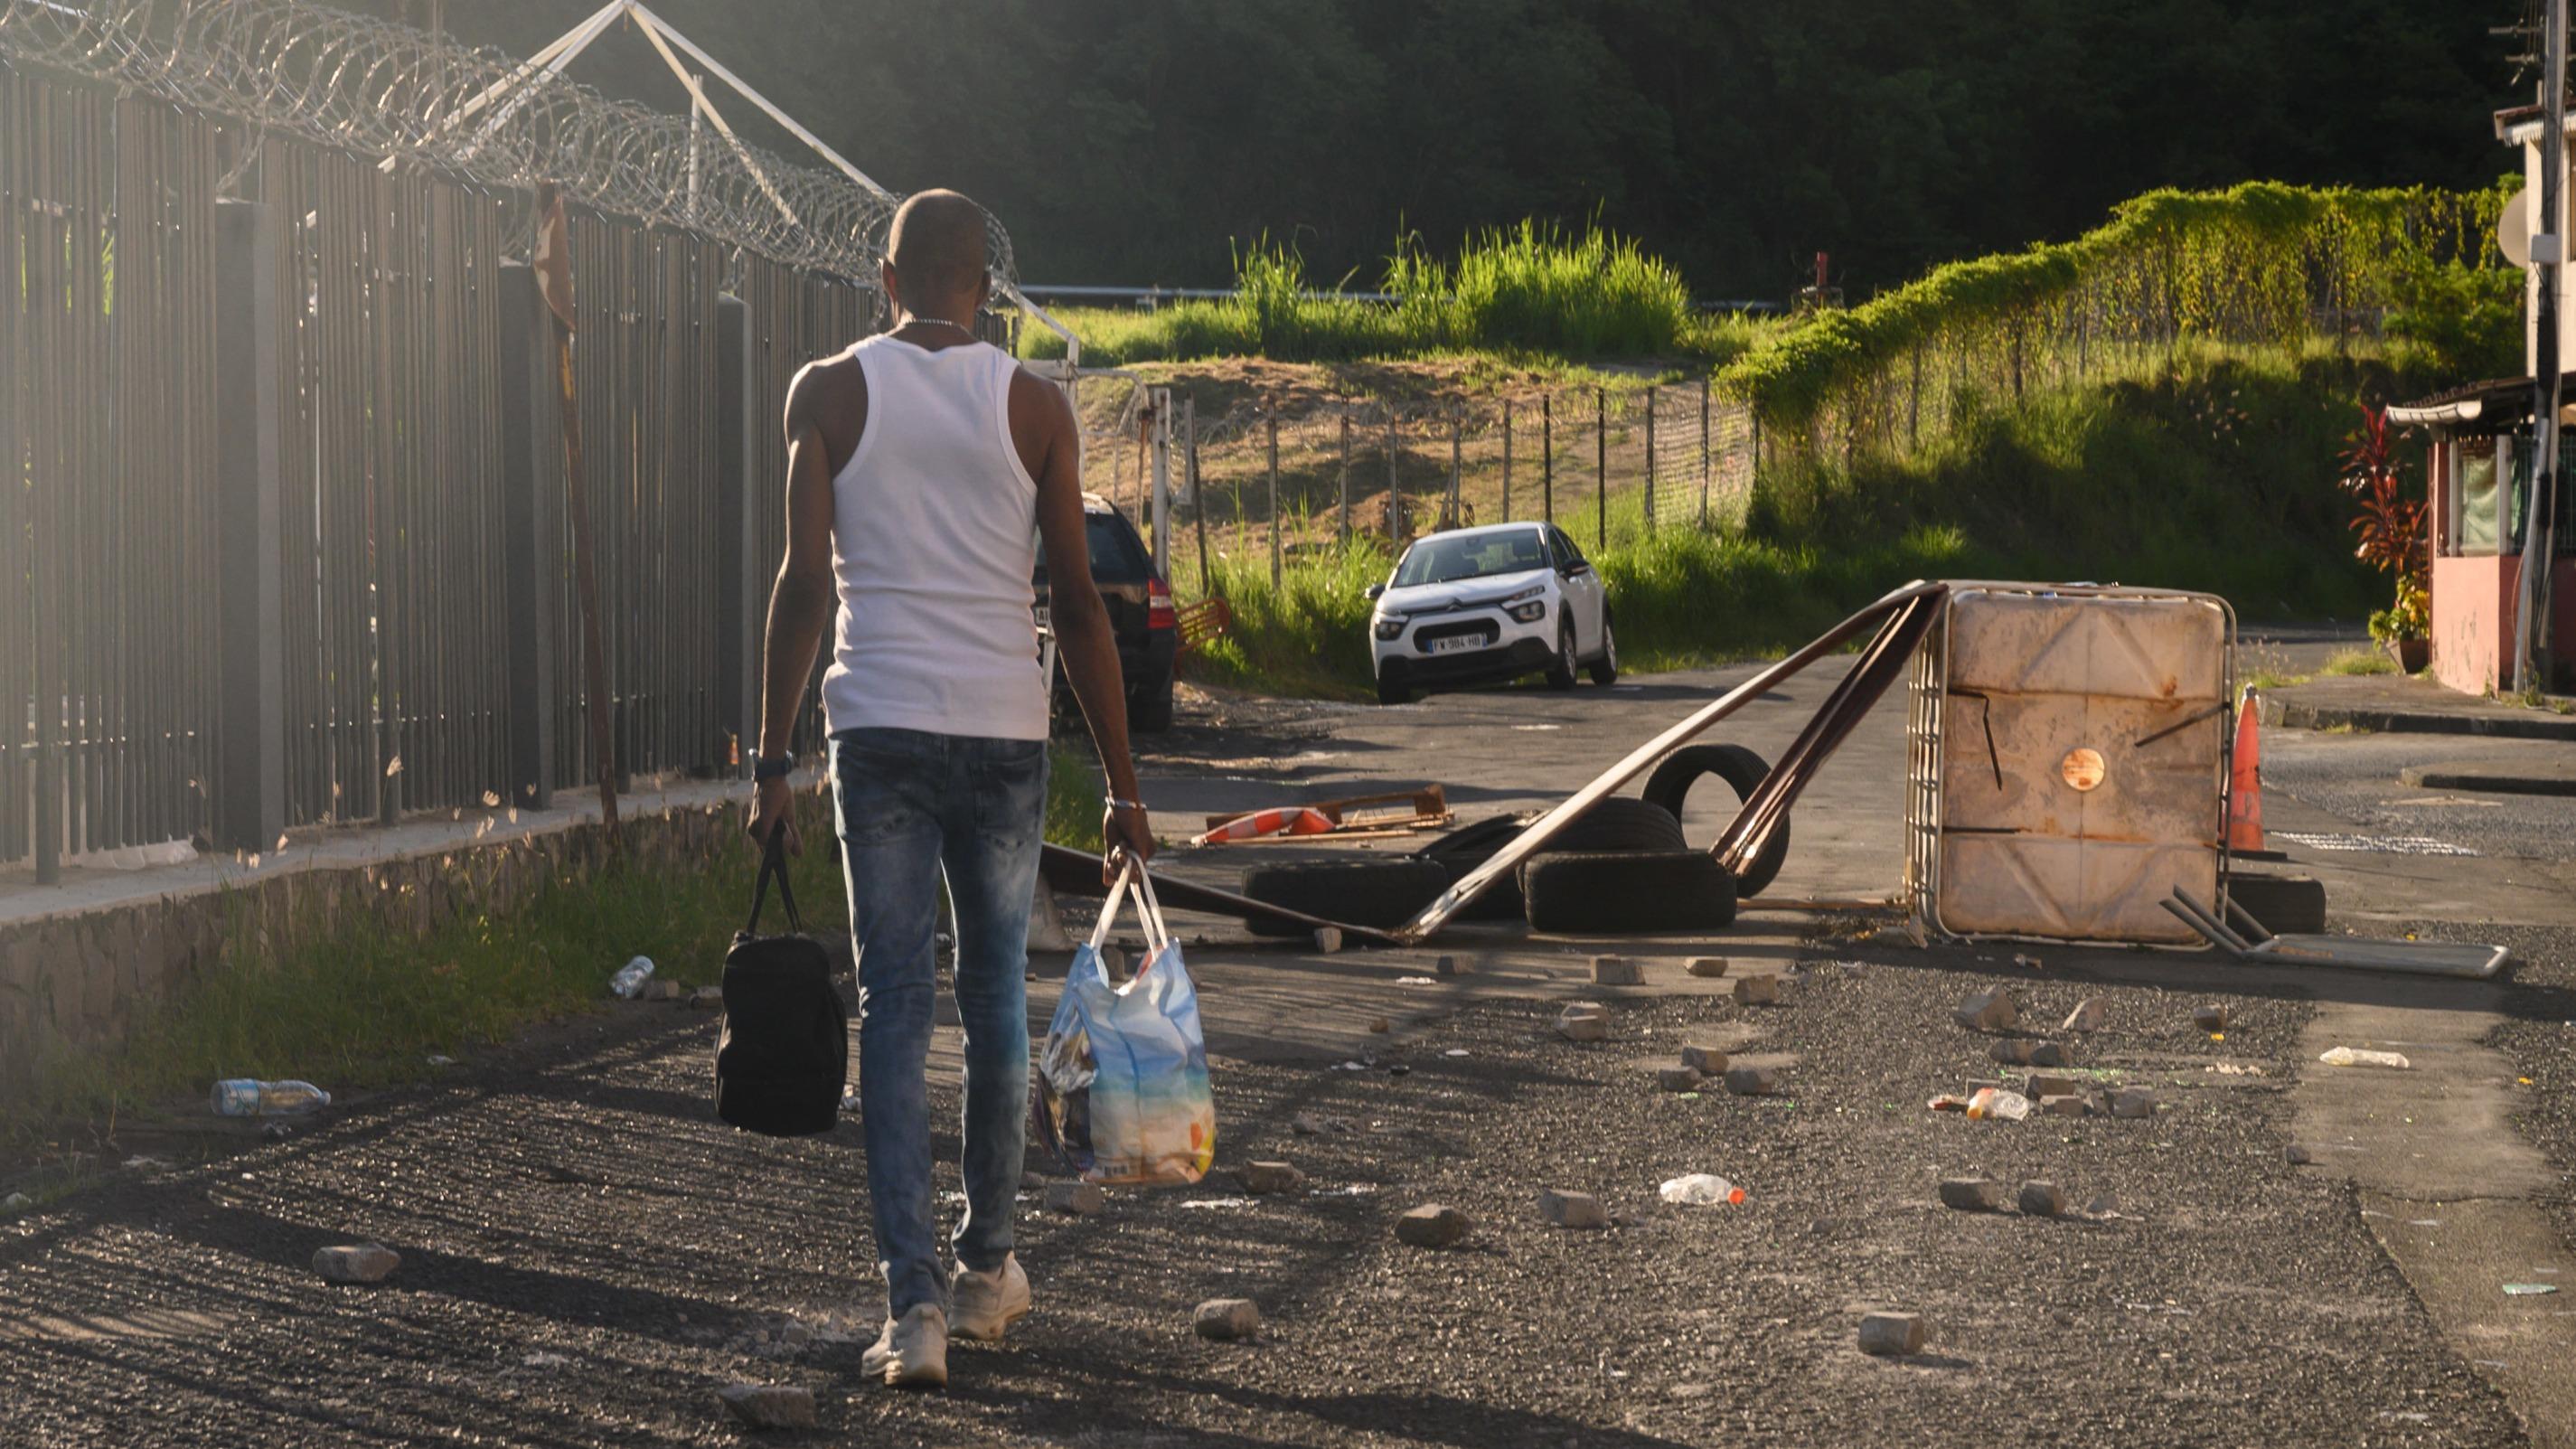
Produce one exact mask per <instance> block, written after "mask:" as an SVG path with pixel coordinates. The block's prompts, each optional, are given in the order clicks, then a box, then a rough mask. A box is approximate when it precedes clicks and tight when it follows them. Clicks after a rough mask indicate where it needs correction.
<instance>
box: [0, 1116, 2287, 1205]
mask: <svg viewBox="0 0 2576 1449" xmlns="http://www.w3.org/2000/svg"><path fill="white" fill-rule="evenodd" d="M2112 1106H2113V1108H2114V1110H2116V1109H2117V1108H2118V1106H2119V1104H2118V1103H2116V1102H2114V1103H2113V1104H2112ZM2283 1155H2284V1156H2286V1157H2288V1158H2289V1159H2290V1165H2291V1166H2292V1167H2305V1166H2307V1165H2308V1164H2309V1163H2311V1162H2314V1161H2316V1160H2317V1155H2316V1154H2315V1153H2313V1152H2310V1151H2309V1150H2308V1149H2307V1148H2305V1147H2302V1146H2300V1145H2299V1144H2298V1143H2296V1142H2293V1143H2291V1144H2290V1145H2289V1147H2288V1149H2287V1150H2286V1151H2285V1152H2284V1153H2283ZM6 1206H8V1204H6V1203H0V1207H6Z"/></svg>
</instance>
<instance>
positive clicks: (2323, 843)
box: [2272, 830, 2477, 855]
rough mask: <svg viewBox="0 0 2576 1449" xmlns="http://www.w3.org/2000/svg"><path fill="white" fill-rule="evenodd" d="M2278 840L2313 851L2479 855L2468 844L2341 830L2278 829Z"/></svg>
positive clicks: (2425, 837)
mask: <svg viewBox="0 0 2576 1449" xmlns="http://www.w3.org/2000/svg"><path fill="white" fill-rule="evenodd" d="M2272 835H2273V837H2274V838H2275V839H2278V840H2286V841H2288V842H2290V843H2291V844H2292V845H2304V846H2306V847H2307V848H2308V849H2310V850H2346V851H2362V852H2366V853H2369V854H2372V855H2476V854H2477V852H2476V851H2474V850H2471V849H2469V848H2468V847H2467V846H2465V845H2453V844H2452V843H2451V842H2449V841H2447V840H2435V839H2434V838H2432V837H2431V836H2429V835H2348V834H2345V833H2343V832H2341V831H2327V832H2309V831H2303V830H2275V831H2273V832H2272Z"/></svg>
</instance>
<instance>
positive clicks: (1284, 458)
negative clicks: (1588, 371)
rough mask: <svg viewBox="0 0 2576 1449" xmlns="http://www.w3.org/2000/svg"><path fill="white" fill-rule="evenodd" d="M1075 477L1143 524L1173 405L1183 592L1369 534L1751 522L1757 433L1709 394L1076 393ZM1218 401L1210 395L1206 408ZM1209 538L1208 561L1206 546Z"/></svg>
mask: <svg viewBox="0 0 2576 1449" xmlns="http://www.w3.org/2000/svg"><path fill="white" fill-rule="evenodd" d="M1082 386H1083V393H1082V398H1083V418H1084V439H1085V451H1084V457H1083V483H1084V486H1085V487H1086V488H1087V489H1089V490H1090V491H1092V492H1094V493H1097V494H1099V495H1101V496H1102V497H1104V498H1107V499H1109V500H1111V501H1112V502H1114V503H1115V504H1116V505H1117V506H1118V507H1119V508H1120V509H1121V510H1122V511H1124V512H1126V513H1128V515H1129V516H1130V517H1131V518H1133V519H1134V520H1135V521H1136V522H1137V526H1138V527H1139V528H1140V529H1148V530H1149V529H1150V520H1151V518H1152V516H1153V515H1152V479H1153V475H1154V459H1153V454H1154V450H1155V448H1156V447H1157V446H1158V445H1159V439H1160V437H1161V436H1162V435H1161V433H1160V432H1158V430H1157V429H1156V427H1155V426H1154V412H1155V409H1156V408H1157V407H1158V406H1168V407H1169V408H1170V409H1171V410H1172V412H1173V417H1172V420H1171V426H1170V438H1171V442H1170V445H1169V446H1170V449H1171V452H1172V459H1171V461H1170V462H1169V464H1168V466H1169V469H1170V475H1171V480H1172V482H1171V489H1172V500H1173V501H1172V509H1173V517H1174V520H1175V521H1174V523H1173V526H1172V527H1171V530H1170V531H1171V536H1172V542H1171V547H1170V550H1169V552H1170V554H1171V555H1172V556H1171V557H1170V558H1168V559H1166V560H1165V567H1166V572H1167V573H1168V574H1169V576H1170V577H1171V579H1172V581H1173V584H1174V586H1175V587H1178V588H1184V589H1188V588H1197V589H1200V590H1205V589H1207V588H1209V587H1210V586H1211V572H1212V571H1211V569H1210V568H1209V564H1210V563H1211V562H1212V561H1213V560H1216V559H1225V558H1249V559H1255V560H1258V559H1260V558H1263V557H1273V558H1277V559H1279V560H1280V561H1281V567H1282V568H1283V569H1284V567H1285V564H1286V562H1287V561H1288V560H1291V559H1294V558H1295V557H1297V556H1298V555H1299V554H1301V553H1309V552H1313V551H1315V550H1317V549H1319V548H1324V547H1327V546H1331V545H1335V544H1338V543H1339V542H1340V541H1342V540H1345V539H1349V538H1353V537H1359V538H1367V539H1376V540H1379V541H1380V542H1382V543H1385V544H1387V545H1389V547H1390V549H1393V548H1398V547H1401V546H1402V545H1403V544H1404V543H1406V542H1409V541H1410V540H1412V539H1413V538H1415V537H1417V536H1419V535H1421V534H1423V533H1426V532H1430V531H1432V530H1434V529H1436V528H1442V527H1455V526H1465V525H1470V524H1479V523H1500V522H1508V521H1512V520H1520V519H1535V520H1545V521H1548V522H1553V523H1555V524H1557V525H1559V526H1560V527H1563V528H1564V529H1566V530H1567V532H1569V533H1570V534H1572V535H1573V536H1574V537H1575V539H1576V540H1577V541H1578V542H1579V543H1581V544H1582V545H1583V546H1584V547H1586V548H1597V547H1602V546H1606V545H1608V544H1610V543H1612V542H1614V541H1623V540H1627V539H1631V538H1635V537H1638V536H1642V535H1646V534H1651V533H1653V532H1654V531H1655V530H1657V529H1660V528H1699V529H1732V528H1736V527H1739V526H1741V524H1742V523H1743V521H1744V518H1745V513H1746V510H1747V508H1748V507H1749V506H1750V504H1751V501H1752V496H1753V476H1754V463H1755V456H1756V453H1757V450H1758V449H1759V446H1760V435H1759V430H1758V427H1757V426H1756V424H1755V421H1754V417H1753V414H1752V412H1751V410H1750V409H1748V408H1747V407H1745V406H1744V405H1743V404H1741V403H1738V402H1734V401H1731V400H1729V399H1726V398H1723V397H1719V396H1717V395H1716V394H1715V393H1714V392H1713V391H1712V390H1711V389H1710V387H1709V386H1708V385H1707V384H1706V383H1705V382H1693V383H1684V384H1676V385H1659V386H1647V387H1631V388H1621V389H1617V390H1612V389H1608V388H1566V389H1555V390H1544V391H1532V392H1524V393H1512V394H1507V395H1504V396H1501V397H1496V398H1491V399H1479V400H1476V401H1474V402H1470V403H1459V402H1450V401H1434V402H1412V403H1407V402H1402V401H1389V400H1386V399H1324V400H1310V401H1305V402H1295V401H1288V402H1274V401H1269V400H1262V399H1253V400H1244V401H1239V402H1236V403H1234V404H1232V405H1230V406H1227V407H1225V408H1224V409H1223V410H1222V411H1220V410H1218V409H1217V408H1216V407H1215V406H1213V405H1211V406H1209V407H1206V408H1202V407H1201V406H1200V399H1199V398H1198V397H1197V396H1195V395H1194V394H1193V393H1192V391H1191V390H1190V389H1189V388H1188V387H1187V386H1185V385H1182V384H1175V385H1173V386H1172V387H1170V388H1149V387H1145V386H1141V385H1138V384H1135V383H1133V382H1131V381H1129V380H1127V379H1124V378H1116V377H1112V378H1098V377H1092V376H1086V377H1085V379H1084V381H1083V384H1082ZM1210 402H1211V404H1213V402H1214V399H1213V397H1211V398H1210ZM1202 540H1204V549H1202Z"/></svg>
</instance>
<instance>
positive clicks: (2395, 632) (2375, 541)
mask: <svg viewBox="0 0 2576 1449" xmlns="http://www.w3.org/2000/svg"><path fill="white" fill-rule="evenodd" d="M2344 441H2345V447H2344V450H2343V453H2342V464H2343V471H2342V474H2341V476H2340V478H2339V479H2338V481H2339V482H2340V483H2341V485H2342V487H2343V490H2344V491H2345V492H2347V493H2350V494H2351V495H2353V498H2354V500H2355V506H2354V509H2353V518H2352V531H2353V533H2354V534H2355V535H2356V541H2355V543H2354V545H2353V556H2354V557H2355V558H2358V559H2360V560H2361V561H2362V562H2363V563H2366V564H2368V565H2370V566H2371V567H2372V568H2374V569H2377V570H2379V571H2380V572H2381V573H2385V574H2394V575H2396V576H2397V597H2396V600H2395V602H2393V603H2392V604H2390V605H2389V607H2387V608H2385V609H2382V610H2380V611H2378V612H2377V613H2375V614H2372V615H2371V616H2370V637H2371V638H2373V639H2376V640H2379V641H2380V642H2382V643H2386V642H2388V641H2389V640H2392V639H2421V638H2424V637H2425V636H2426V635H2427V634H2428V633H2429V632H2431V627H2432V619H2431V612H2432V611H2431V604H2430V597H2431V596H2430V594H2429V593H2428V592H2427V590H2426V587H2425V585H2426V583H2427V582H2428V579H2429V575H2430V572H2431V569H2432V562H2431V559H2430V557H2429V553H2430V549H2429V547H2428V545H2429V544H2430V542H2431V540H2430V538H2429V536H2428V535H2427V533H2426V531H2425V523H2426V521H2427V515H2428V510H2427V509H2426V507H2425V504H2424V500H2423V499H2420V498H2410V497H2408V496H2407V495H2406V485H2405V480H2404V479H2403V478H2402V477H2401V476H2400V475H2399V473H2398V469H2397V457H2396V454H2395V452H2394V450H2393V448H2392V440H2391V435H2390V433H2389V430H2388V410H2387V409H2386V408H2378V407H2372V406H2369V405H2368V404H2364V405H2363V406H2362V409H2361V426H2360V427H2359V428H2357V429H2355V430H2353V431H2352V432H2351V433H2350V434H2348V435H2346V437H2345V440H2344Z"/></svg>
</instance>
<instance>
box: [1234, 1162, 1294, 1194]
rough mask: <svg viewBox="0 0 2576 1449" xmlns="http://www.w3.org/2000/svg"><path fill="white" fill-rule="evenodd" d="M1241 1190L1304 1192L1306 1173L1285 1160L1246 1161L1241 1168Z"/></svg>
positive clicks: (1251, 1191)
mask: <svg viewBox="0 0 2576 1449" xmlns="http://www.w3.org/2000/svg"><path fill="white" fill-rule="evenodd" d="M1243 1190H1244V1191H1245V1192H1249V1193H1273V1192H1304V1191H1305V1190H1306V1174H1304V1173H1302V1172H1299V1171H1298V1170H1297V1169H1296V1168H1295V1167H1294V1166H1292V1165H1290V1164H1288V1163H1285V1162H1254V1163H1248V1164H1246V1165H1245V1167H1244V1169H1243Z"/></svg>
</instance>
